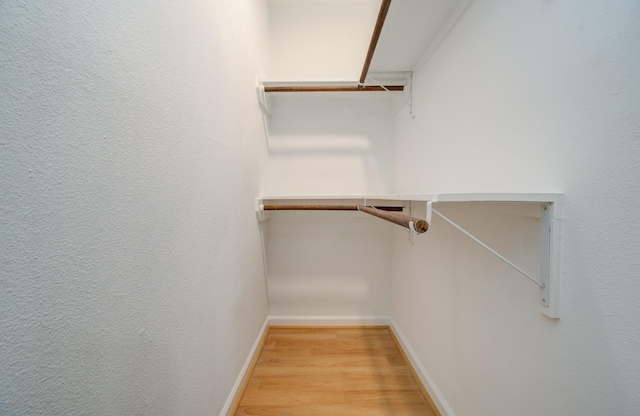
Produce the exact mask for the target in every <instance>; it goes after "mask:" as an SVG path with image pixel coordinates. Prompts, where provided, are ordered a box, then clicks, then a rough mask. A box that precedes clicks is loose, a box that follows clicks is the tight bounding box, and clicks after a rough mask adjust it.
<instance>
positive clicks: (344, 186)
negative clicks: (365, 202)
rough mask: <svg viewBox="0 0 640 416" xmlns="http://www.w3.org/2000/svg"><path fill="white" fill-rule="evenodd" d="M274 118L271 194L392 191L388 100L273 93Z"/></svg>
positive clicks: (270, 127)
mask: <svg viewBox="0 0 640 416" xmlns="http://www.w3.org/2000/svg"><path fill="white" fill-rule="evenodd" d="M363 95H364V96H363ZM271 114H272V116H271V117H270V119H269V120H268V132H269V187H268V189H269V193H270V194H272V195H354V194H355V195H358V194H385V193H390V192H391V191H392V187H393V182H394V180H393V160H394V156H393V117H392V114H391V103H390V98H389V97H384V96H377V97H375V96H371V95H370V94H367V93H359V94H357V95H356V94H353V93H352V94H351V95H345V94H331V95H328V94H323V93H318V94H278V95H275V94H274V96H273V97H272V106H271Z"/></svg>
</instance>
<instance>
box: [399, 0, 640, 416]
mask: <svg viewBox="0 0 640 416" xmlns="http://www.w3.org/2000/svg"><path fill="white" fill-rule="evenodd" d="M638 39H640V4H639V3H638V2H637V1H631V0H629V1H615V2H610V1H593V2H580V1H563V2H548V1H545V2H542V1H521V2H511V1H505V0H478V1H476V2H474V3H473V4H472V6H471V7H470V9H469V10H468V11H467V13H466V15H465V16H464V17H463V18H462V20H461V21H460V22H459V24H458V25H457V27H456V28H455V29H454V30H453V31H452V32H451V33H450V35H449V36H448V38H447V39H446V40H445V41H444V43H443V44H442V45H441V47H440V48H439V50H438V51H437V52H436V54H435V55H434V56H433V58H432V59H431V60H430V61H429V62H428V64H426V66H425V67H424V68H422V69H421V70H420V71H418V73H417V77H416V113H417V117H416V118H415V119H411V118H410V117H408V116H406V115H405V114H402V115H400V116H399V117H398V119H397V124H396V132H397V135H396V139H397V147H396V184H397V187H396V190H397V191H398V192H421V191H442V192H460V191H495V192H501V191H521V192H527V191H561V192H565V194H566V212H565V214H566V215H565V220H564V237H563V272H564V274H563V283H562V298H561V319H560V320H557V321H556V320H551V319H548V318H546V317H544V316H543V315H541V314H540V313H538V312H537V291H538V290H537V288H536V286H535V285H533V284H531V283H529V282H527V281H526V280H525V279H524V278H522V277H520V276H519V275H518V274H517V273H515V272H513V271H512V270H511V269H510V268H508V267H507V266H504V265H502V264H501V263H500V262H499V260H497V259H495V258H493V257H491V255H490V254H487V253H486V252H484V250H483V249H482V248H480V247H479V246H477V245H475V244H474V243H472V242H470V241H469V240H468V239H466V237H464V236H462V235H460V234H459V233H458V232H457V231H455V230H453V229H452V228H451V227H450V226H448V225H446V224H445V223H443V222H442V221H438V219H437V218H436V219H435V220H434V225H433V228H432V230H430V231H429V233H428V234H427V235H425V236H423V237H421V238H420V239H419V240H418V243H417V244H416V245H415V246H410V245H407V244H406V243H405V241H404V240H403V239H401V234H400V233H398V234H397V236H396V243H395V249H396V251H395V258H394V279H395V280H394V302H393V316H394V318H395V319H396V320H397V322H398V323H399V325H400V327H401V329H402V330H403V331H404V332H405V333H406V335H407V337H408V339H409V341H410V343H411V345H412V346H413V347H414V349H415V350H416V351H417V352H418V355H419V356H420V359H421V360H422V362H423V363H424V365H425V367H426V369H427V371H428V372H429V373H430V375H431V376H432V377H433V379H434V380H435V382H436V385H437V386H438V387H439V389H440V390H441V392H442V393H443V395H444V397H445V399H446V400H447V401H448V402H449V404H450V405H451V407H452V409H453V410H454V412H455V414H456V415H457V416H465V415H474V416H476V415H523V416H526V415H532V416H533V415H541V414H545V415H558V416H561V415H577V414H580V415H600V414H616V415H636V414H638V413H639V412H640V399H639V396H638V391H640V301H639V300H638V293H640V283H639V282H640V281H639V280H638V276H639V275H640V256H638V253H639V252H640V238H639V235H640V227H639V225H638V224H639V223H638V220H637V212H638V210H639V209H640V185H639V184H638V178H640V163H638V162H639V161H640V118H639V117H638V114H640V43H639V42H638ZM442 209H443V211H444V210H447V212H448V213H450V215H451V216H452V217H453V218H455V219H457V220H458V221H460V222H461V223H463V224H464V225H466V226H467V227H468V228H470V229H471V230H473V231H474V232H476V233H477V234H478V236H480V237H482V238H484V239H487V240H489V241H490V242H491V243H492V244H493V245H495V246H496V247H497V248H499V249H501V250H502V251H506V253H507V254H508V255H509V256H510V257H513V258H514V259H515V260H516V261H517V262H519V263H522V264H523V265H525V266H527V265H528V267H530V270H535V267H536V266H535V256H536V252H535V243H536V242H537V238H536V236H535V234H533V233H534V232H535V226H534V228H531V225H530V222H531V221H530V219H527V218H526V217H522V216H519V214H518V213H517V212H513V213H507V215H505V214H504V213H502V212H501V211H496V210H495V209H493V210H492V209H491V208H486V209H480V210H477V207H475V206H455V205H448V206H445V207H443V208H442ZM425 264H426V265H428V267H426V268H425V267H424V266H425Z"/></svg>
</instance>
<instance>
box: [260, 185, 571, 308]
mask: <svg viewBox="0 0 640 416" xmlns="http://www.w3.org/2000/svg"><path fill="white" fill-rule="evenodd" d="M562 199H563V195H562V194H559V193H440V194H413V195H408V194H405V195H403V194H393V195H347V196H261V197H258V198H257V199H256V216H257V218H258V221H265V220H267V219H269V216H270V211H267V210H265V205H267V206H278V205H280V206H283V205H286V206H288V207H289V209H291V207H292V206H293V208H294V209H295V206H300V209H304V207H305V206H307V207H308V206H309V205H313V206H320V207H322V206H332V207H333V208H332V209H335V207H336V206H343V205H344V206H347V205H348V206H353V205H356V206H385V207H402V208H410V207H411V206H412V204H420V203H424V204H426V213H427V214H426V222H427V224H428V225H431V215H432V213H433V212H435V213H436V214H437V215H439V216H441V217H442V218H443V219H445V220H446V221H447V222H449V223H450V224H452V225H453V226H454V227H456V228H457V229H458V230H460V231H461V232H463V233H464V234H466V235H467V236H469V237H470V238H471V239H473V240H474V241H475V242H477V243H479V244H480V245H481V246H483V247H484V248H485V249H487V250H488V251H489V252H491V253H492V254H494V255H496V256H497V257H498V258H500V259H501V260H502V261H504V262H505V263H507V264H509V266H511V267H512V268H514V269H515V270H517V271H518V272H519V273H521V274H523V275H524V276H525V277H527V278H528V279H529V280H531V281H532V282H533V283H535V284H537V285H538V286H540V312H542V313H543V314H545V315H547V316H549V317H551V318H559V317H560V279H561V274H562V266H561V254H562V249H561V244H562V241H561V235H562V232H561V224H562V222H561V220H562V215H563V213H562ZM439 202H509V203H514V202H522V203H538V204H540V276H539V277H538V278H536V277H534V276H531V275H529V274H528V273H526V272H525V271H523V270H522V269H520V268H519V267H518V266H517V265H515V264H514V263H513V262H511V261H510V260H508V259H507V258H505V257H504V256H502V255H501V254H499V253H498V252H496V251H495V250H493V249H492V248H490V247H489V246H487V245H486V244H484V243H483V242H482V241H480V240H479V239H477V238H476V237H474V236H473V235H472V234H471V233H469V232H468V231H466V230H465V229H464V228H462V227H460V226H458V225H457V224H456V223H454V222H453V221H451V220H450V219H448V218H446V217H444V216H443V215H442V214H440V213H439V212H438V211H436V210H435V209H434V208H433V205H434V204H437V203H439ZM263 244H264V242H263Z"/></svg>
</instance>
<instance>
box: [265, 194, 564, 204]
mask: <svg viewBox="0 0 640 416" xmlns="http://www.w3.org/2000/svg"><path fill="white" fill-rule="evenodd" d="M365 199H366V200H367V203H368V202H369V201H381V202H388V203H395V204H396V205H399V204H404V203H409V202H428V201H432V202H540V203H542V202H548V203H555V202H560V201H561V199H562V194H559V193H438V194H435V193H434V194H389V195H341V196H335V195H314V196H292V195H265V196H260V197H258V200H259V201H261V204H263V205H264V204H265V203H267V204H278V203H289V204H297V203H299V204H311V203H314V204H318V203H325V204H334V203H344V204H347V203H356V204H357V203H364V201H365Z"/></svg>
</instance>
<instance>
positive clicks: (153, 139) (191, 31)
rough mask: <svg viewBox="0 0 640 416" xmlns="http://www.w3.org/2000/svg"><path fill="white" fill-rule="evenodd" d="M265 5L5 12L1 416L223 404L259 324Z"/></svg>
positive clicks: (100, 5) (68, 5)
mask: <svg viewBox="0 0 640 416" xmlns="http://www.w3.org/2000/svg"><path fill="white" fill-rule="evenodd" d="M262 7H263V6H262V5H261V2H257V1H255V2H254V1H249V0H247V1H237V0H236V1H231V0H229V1H216V2H208V3H203V2H197V1H187V2H184V1H180V2H176V1H142V0H140V1H134V2H131V1H124V2H83V1H68V2H35V1H26V2H16V1H8V2H6V1H5V2H2V4H1V5H0V39H2V41H1V42H0V43H1V44H2V53H1V54H0V68H1V69H0V125H2V132H1V133H0V212H1V214H0V216H1V220H0V235H1V236H2V237H1V238H0V246H1V249H0V287H1V288H2V290H0V414H2V415H27V414H50V415H63V414H105V415H106V414H109V415H124V414H148V415H177V414H189V415H213V414H217V413H218V412H219V411H220V409H221V408H222V406H223V404H224V402H225V400H226V399H227V396H228V394H229V392H230V390H231V387H232V385H233V383H234V381H235V379H236V377H237V376H238V373H239V371H240V368H241V366H242V365H243V363H244V360H245V359H246V357H247V354H248V352H249V350H250V348H251V346H252V344H253V342H254V340H255V337H256V336H257V333H258V331H259V329H260V327H261V325H262V323H263V322H264V319H265V316H266V312H267V305H266V289H265V284H264V276H263V270H262V260H261V248H260V240H259V233H258V228H257V225H256V223H255V215H254V212H253V200H254V198H255V196H256V195H257V194H259V193H260V189H259V188H260V175H261V173H262V172H263V171H264V170H265V169H266V148H265V139H264V131H263V127H262V122H261V119H260V113H259V110H258V108H257V104H256V101H255V80H256V78H258V68H259V62H258V55H259V54H258V49H259V48H260V43H261V42H262V40H261V39H263V38H264V34H265V33H266V31H265V21H266V11H265V10H263V9H262ZM262 49H264V46H263V47H262Z"/></svg>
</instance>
